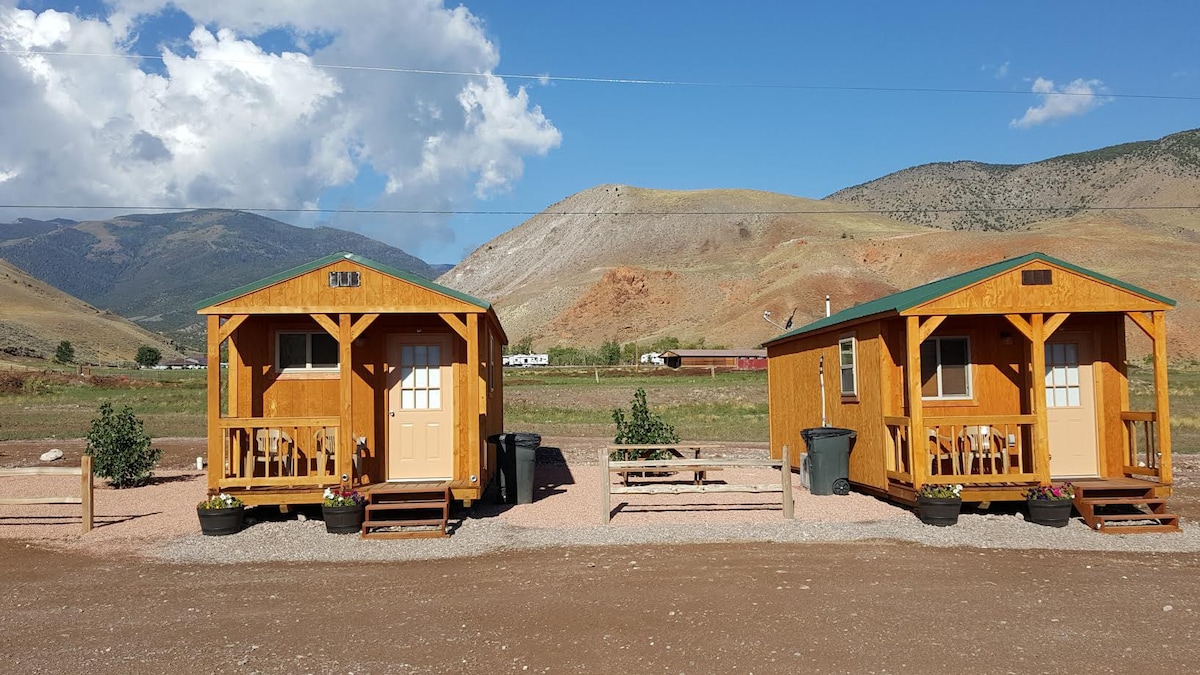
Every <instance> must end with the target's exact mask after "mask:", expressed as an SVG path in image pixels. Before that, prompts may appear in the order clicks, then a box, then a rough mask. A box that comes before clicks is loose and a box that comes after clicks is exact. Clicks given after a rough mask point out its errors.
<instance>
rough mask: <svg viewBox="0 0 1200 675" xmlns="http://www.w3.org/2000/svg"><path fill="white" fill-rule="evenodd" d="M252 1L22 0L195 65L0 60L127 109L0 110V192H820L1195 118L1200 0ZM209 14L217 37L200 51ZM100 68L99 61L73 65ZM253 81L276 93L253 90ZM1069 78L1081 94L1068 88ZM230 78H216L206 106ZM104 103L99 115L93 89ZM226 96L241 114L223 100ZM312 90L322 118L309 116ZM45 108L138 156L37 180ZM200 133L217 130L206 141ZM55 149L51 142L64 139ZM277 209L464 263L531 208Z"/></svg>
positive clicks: (316, 201) (399, 203)
mask: <svg viewBox="0 0 1200 675" xmlns="http://www.w3.org/2000/svg"><path fill="white" fill-rule="evenodd" d="M314 3H315V4H314ZM242 4H243V3H224V2H200V0H186V1H185V0H179V1H178V2H174V3H167V2H163V1H160V0H118V1H114V2H106V3H101V2H90V3H88V2H82V3H81V2H77V1H76V2H61V3H59V2H51V1H48V0H29V1H25V2H20V3H17V4H16V5H15V7H16V8H17V9H10V12H12V11H19V10H22V9H23V10H28V12H26V13H25V14H23V15H21V17H24V19H23V20H28V19H29V17H30V16H33V17H34V18H37V19H43V21H42V22H41V23H48V22H46V21H44V20H45V19H47V18H48V17H49V15H48V14H46V10H50V9H54V10H58V11H61V12H65V13H67V14H70V15H73V18H72V21H73V22H74V23H72V24H71V26H70V31H69V32H70V35H69V36H67V37H63V35H62V31H61V30H59V31H58V32H57V33H56V32H55V31H54V30H51V29H50V28H47V27H46V26H44V25H36V26H35V27H34V28H31V29H30V30H28V31H26V32H25V33H23V34H20V35H15V36H14V32H13V31H11V30H10V31H9V34H8V35H7V38H6V37H5V35H4V34H3V33H0V47H2V48H3V49H8V50H15V49H20V48H28V49H35V50H45V51H53V50H61V51H64V52H84V51H87V52H95V51H97V50H99V49H100V47H99V46H98V45H101V44H102V43H103V42H104V39H108V40H109V42H110V43H111V44H110V45H108V46H106V47H105V48H106V49H108V50H110V51H111V52H112V53H114V54H119V53H136V54H161V53H163V50H167V51H169V52H171V53H172V54H175V55H177V56H178V57H179V60H180V61H179V62H177V63H176V65H175V66H174V67H170V66H169V65H168V64H167V63H166V62H164V61H161V60H159V61H145V62H140V63H139V62H134V63H127V62H122V61H119V60H114V59H107V60H106V59H100V58H84V57H78V56H74V57H72V56H53V57H46V62H45V63H44V64H42V65H40V66H38V65H37V64H33V65H30V64H29V63H28V62H27V61H28V60H26V61H18V57H17V56H15V55H12V54H0V85H3V84H5V82H11V83H12V84H13V85H14V86H15V85H20V86H23V87H26V88H27V89H30V91H32V92H35V93H40V94H41V95H42V96H43V98H45V100H47V101H51V102H52V103H53V102H54V101H57V100H58V99H56V98H54V97H53V94H55V93H56V92H54V91H52V88H53V87H54V86H61V87H63V90H64V91H65V92H66V94H65V95H70V96H73V97H75V98H76V99H77V100H78V101H79V102H81V104H80V105H78V106H77V107H79V108H84V109H100V110H103V111H104V114H105V115H112V120H116V121H114V122H112V123H110V124H108V125H106V126H104V129H105V132H104V133H98V132H97V131H96V130H95V127H97V126H98V124H97V123H96V121H95V120H94V119H93V120H92V122H91V127H92V128H91V129H90V130H86V129H85V126H86V125H85V124H84V121H81V120H79V119H75V118H74V117H71V116H70V115H69V114H68V113H64V112H62V111H63V110H69V108H68V107H65V106H63V105H62V104H61V103H57V104H56V105H58V108H51V109H50V113H53V114H58V115H59V116H60V118H61V119H58V118H56V119H52V120H48V119H47V115H48V114H50V113H48V112H47V111H46V110H38V109H33V110H28V109H21V110H14V111H9V110H6V109H4V105H5V104H0V113H3V114H6V115H8V114H10V112H11V115H16V116H17V117H18V118H20V116H21V115H27V116H28V119H29V121H28V122H27V123H26V124H25V125H24V126H22V127H20V129H21V131H20V132H18V131H17V130H12V131H11V132H10V133H5V132H3V131H0V203H2V204H18V203H20V204H28V203H40V204H69V203H74V202H77V201H78V199H79V198H80V195H81V194H82V195H84V196H86V197H87V198H88V201H89V203H93V204H98V203H104V202H103V200H104V199H106V198H108V199H119V201H120V202H121V203H126V204H131V203H138V204H146V205H157V204H162V205H164V206H176V205H190V206H198V205H210V206H226V207H233V208H237V207H249V206H254V205H260V206H274V207H278V208H287V207H289V206H294V207H301V206H304V205H309V206H312V205H320V206H322V207H336V206H338V205H348V206H353V207H356V208H366V209H369V208H382V209H415V210H457V211H471V210H500V211H509V210H511V211H530V212H536V211H539V210H541V209H543V208H546V207H547V206H549V205H550V204H552V203H554V202H556V201H558V200H560V199H562V198H564V197H566V196H569V195H571V194H573V193H575V192H578V191H581V190H584V189H587V188H589V187H593V186H595V185H599V184H603V183H623V184H630V185H637V186H643V187H653V188H669V189H699V188H753V189H759V190H769V191H775V192H781V193H786V194H792V195H798V196H803V197H814V198H818V197H823V196H825V195H827V194H829V193H831V192H834V191H836V190H838V189H840V188H843V187H846V186H850V185H855V184H858V183H861V182H865V181H868V180H871V179H873V178H877V177H879V176H882V175H884V174H887V173H889V172H892V171H896V170H899V169H903V168H905V167H909V166H913V165H917V164H922V163H926V162H935V161H952V160H960V159H971V160H979V161H985V162H996V163H1020V162H1029V161H1035V160H1038V159H1043V158H1046V157H1052V156H1055V155H1059V154H1064V153H1069V152H1076V151H1083V150H1089V149H1094V148H1097V147H1102V146H1106V145H1113V144H1117V143H1124V142H1130V141H1137V140H1146V139H1153V138H1158V137H1161V136H1164V135H1167V134H1170V133H1174V132H1177V131H1182V130H1184V129H1191V128H1195V127H1200V49H1197V48H1196V46H1195V44H1196V41H1195V36H1194V29H1195V26H1197V25H1200V4H1196V3H1136V4H1135V3H1123V2H1055V3H1033V2H1009V3H974V2H922V3H893V2H854V3H819V4H818V3H796V2H756V3H729V2H715V1H714V2H709V1H697V0H692V1H689V2H683V1H664V2H620V1H618V2H606V3H576V2H557V1H551V0H523V1H521V2H513V1H511V0H473V1H469V2H466V3H465V4H464V5H463V6H461V7H460V6H458V5H449V6H445V5H442V4H440V3H438V2H436V1H435V0H403V1H402V2H390V3H389V2H381V1H379V0H350V1H348V2H346V3H340V6H342V7H343V10H344V11H342V12H340V13H337V14H330V13H328V10H324V9H320V8H319V6H320V4H321V3H319V2H316V0H295V2H293V3H290V6H289V8H288V10H287V11H279V10H278V7H280V6H281V5H282V3H260V4H263V5H265V6H266V7H265V8H256V9H254V10H249V9H246V8H244V7H241V5H242ZM324 4H326V5H329V4H331V3H324ZM334 4H337V3H334ZM6 5H7V6H8V7H10V8H11V7H14V5H13V0H0V11H2V10H3V8H4V7H5V6H6ZM400 7H403V8H404V10H403V11H401V10H398V9H397V8H400ZM272 8H275V9H272ZM346 8H349V9H346ZM413 8H417V9H413ZM410 10H411V11H410ZM12 16H17V15H15V14H13V15H12ZM10 23H13V24H14V25H15V24H16V23H18V22H17V21H16V20H13V21H11V22H10ZM197 26H200V27H201V28H203V29H206V30H207V31H208V33H209V34H210V35H212V36H215V37H214V38H213V40H211V41H209V42H204V40H203V36H201V37H200V38H199V39H200V41H197V39H198V38H197V36H196V33H195V32H194V31H195V29H196V27H197ZM222 29H224V30H226V31H228V32H227V33H221V32H220V31H221V30H222ZM106 31H107V32H106ZM97 35H99V36H100V37H97ZM255 46H257V47H258V48H261V50H262V56H263V58H271V57H274V58H275V59H276V61H280V59H279V54H280V52H290V51H296V52H300V53H302V54H307V55H309V56H311V60H312V62H315V63H316V64H340V65H355V66H387V67H393V68H401V69H435V70H463V71H468V72H490V73H493V74H495V75H499V76H501V79H500V80H499V81H498V80H496V79H494V78H493V79H492V80H489V81H488V82H487V83H484V84H483V85H480V86H479V87H477V88H475V89H473V90H472V92H471V93H470V94H469V95H468V98H469V100H470V101H472V102H473V103H472V105H473V106H474V107H472V108H470V109H469V110H468V109H467V107H466V106H463V105H462V100H463V89H464V87H465V86H466V84H467V83H468V82H470V81H476V82H479V81H480V80H479V78H465V77H462V76H458V75H419V74H413V73H395V72H374V71H361V70H349V71H345V70H328V69H321V68H318V67H315V66H314V67H311V68H309V69H306V70H304V72H303V73H296V72H293V70H296V69H293V70H287V69H286V68H285V67H284V66H283V65H280V66H279V67H277V68H276V69H275V70H273V71H271V73H268V74H265V75H263V74H255V73H250V74H249V75H247V73H245V72H233V71H235V70H237V66H238V64H241V63H243V62H244V60H245V59H249V58H251V56H253V55H251V56H246V55H245V51H244V50H245V49H246V48H249V49H253V48H254V47H255ZM239 49H241V50H242V51H238V50H239ZM231 54H232V56H231ZM198 56H199V58H198V59H197V57H198ZM192 59H196V60H195V61H192ZM222 59H229V60H230V61H233V64H232V65H230V63H229V61H225V62H223V61H222ZM238 59H243V61H238ZM6 61H7V63H6ZM80 62H83V63H82V64H81V63H80ZM285 65H286V64H285ZM189 66H190V69H189V68H188V67H189ZM218 66H220V67H218ZM39 67H40V68H41V70H39ZM22 68H23V70H22ZM47 68H49V69H50V70H51V71H53V72H59V73H61V74H62V76H61V78H60V82H72V81H82V80H84V78H85V76H86V77H92V78H95V77H101V78H102V77H105V76H108V75H109V74H112V76H113V77H116V76H117V75H119V76H120V77H121V78H123V79H122V80H121V81H122V82H124V81H127V80H129V79H130V74H129V73H128V72H127V71H128V69H131V68H136V69H140V70H141V71H142V72H143V73H149V74H151V75H155V76H157V77H158V79H154V78H150V81H149V82H148V83H147V84H145V85H139V86H138V87H137V88H135V90H134V91H133V92H132V94H130V96H129V97H127V98H130V99H131V100H134V101H138V100H143V99H144V104H136V105H135V104H130V109H129V110H123V109H122V108H121V104H120V102H119V101H118V100H117V99H118V98H119V97H114V99H113V100H112V101H107V100H103V96H104V93H103V92H99V93H97V92H88V91H85V90H84V88H83V87H82V85H75V86H76V87H77V88H76V89H71V88H70V86H69V85H68V84H59V85H55V84H54V83H50V84H46V82H47V81H49V80H53V78H47V76H46V75H45V70H46V69H47ZM82 68H87V69H88V70H87V71H86V74H83V73H78V72H75V71H74V70H72V69H82ZM121 69H126V70H125V71H121ZM231 69H232V70H231ZM110 71H113V72H112V73H110ZM39 73H41V74H40V75H39ZM505 75H550V76H554V77H587V78H601V79H604V78H616V79H620V78H632V79H649V80H656V81H683V82H704V83H726V84H728V85H730V86H688V85H665V84H646V85H643V84H620V83H603V82H573V81H564V80H550V81H546V82H539V81H536V80H527V79H520V78H513V77H508V78H504V76H505ZM72 76H73V78H74V79H72ZM39 77H41V78H42V80H41V81H39V79H38V78H39ZM246 77H251V78H257V79H256V80H255V81H256V82H257V84H259V85H261V87H262V89H263V91H267V92H272V93H274V96H264V95H262V94H261V93H255V94H254V95H253V96H251V97H250V98H245V97H246V96H247V94H246V87H245V86H244V84H245V83H244V80H245V78H246ZM22 78H24V79H22ZM189 78H190V79H189ZM135 79H136V78H135ZM39 82H41V83H40V84H39ZM197 83H199V84H197ZM214 83H215V84H214ZM231 83H234V84H236V85H237V86H234V84H231ZM122 86H123V85H122ZM522 87H523V88H524V89H525V97H524V98H522V96H521V93H520V88H522ZM805 87H832V89H822V88H805ZM838 87H848V88H854V87H863V88H868V89H870V88H884V89H913V90H917V89H954V90H988V91H994V92H1000V93H948V92H929V91H877V90H876V91H872V90H854V89H838ZM1064 88H1067V89H1068V90H1070V91H1074V92H1076V93H1082V94H1087V95H1086V96H1072V97H1056V96H1054V94H1055V93H1057V92H1061V91H1063V90H1064ZM1035 89H1036V90H1037V92H1040V93H1037V92H1035ZM214 90H219V91H220V94H221V95H220V96H215V95H214V96H211V97H210V95H209V94H210V92H212V91H214ZM57 93H59V94H62V92H57ZM1129 95H1151V96H1161V97H1191V100H1172V99H1169V98H1126V96H1129ZM89 96H90V97H101V99H102V100H101V103H103V105H94V104H92V105H82V102H85V101H90V100H91V99H89V98H88V97H89ZM264 101H267V102H266V103H264ZM272 101H274V102H275V103H276V104H278V106H277V107H274V108H273V107H271V106H272ZM196 102H200V105H199V106H193V107H192V108H188V107H187V106H188V105H189V103H191V104H195V103H196ZM285 104H286V105H285ZM47 105H50V104H49V103H48V104H47ZM222 106H225V107H227V108H228V109H229V110H227V111H226V112H225V113H222V112H221V111H222V110H223V108H222ZM298 108H299V109H304V110H308V111H309V112H308V113H306V114H305V115H301V116H296V117H294V118H293V117H292V116H290V111H292V110H295V109H298ZM1031 108H1032V109H1033V110H1032V111H1031V112H1029V113H1028V114H1027V111H1029V110H1030V109H1031ZM464 110H465V111H466V112H464ZM197 111H200V112H197ZM202 113H203V114H202ZM75 115H76V117H78V116H79V113H75ZM255 115H259V116H260V117H259V118H255ZM164 119H169V120H170V123H166V122H164V121H163V120H164ZM246 120H250V121H246ZM480 120H487V122H486V123H480ZM52 122H54V123H56V124H58V125H59V126H62V127H63V128H62V129H57V128H56V127H54V125H53V124H51V123H52ZM243 122H245V124H246V126H245V129H239V128H238V125H240V124H242V123H243ZM251 122H253V123H251ZM39 125H46V126H47V127H49V128H55V129H56V130H57V131H59V132H60V133H62V134H68V135H69V134H71V133H78V134H79V141H78V143H77V144H68V146H69V147H75V146H76V145H77V146H78V147H80V148H83V149H84V150H90V151H92V152H100V153H103V152H106V151H107V152H108V154H109V155H110V156H113V157H126V155H128V154H129V153H130V152H133V151H131V150H128V148H136V149H138V151H139V152H141V154H140V155H137V156H136V157H133V159H130V160H128V161H125V160H122V161H116V160H113V161H110V162H108V163H107V164H105V165H97V166H91V167H90V168H89V170H88V174H87V175H88V177H89V182H83V181H82V179H80V183H79V185H76V186H74V187H73V188H72V189H71V190H66V189H65V188H64V189H63V191H61V192H54V191H43V192H38V190H39V189H40V188H38V187H37V184H35V183H34V182H33V181H32V178H33V177H35V176H39V175H43V176H44V174H46V173H52V174H53V175H54V176H56V177H62V176H63V175H66V174H70V173H71V171H72V169H71V168H70V167H62V168H56V170H55V171H53V172H46V171H44V170H43V171H40V173H39V166H38V165H37V164H36V158H38V157H44V156H45V154H46V150H47V148H39V147H38V146H37V144H36V143H32V142H29V143H26V142H25V141H24V140H23V139H25V138H27V137H29V136H30V135H31V134H36V133H37V130H38V129H39ZM473 125H474V126H473ZM231 127H232V130H231ZM263 129H266V132H265V133H264V132H263V131H262V130H263ZM85 131H86V133H85ZM235 131H236V132H238V133H234V132H235ZM18 133H20V134H21V135H20V137H18V136H17V134H18ZM206 134H211V135H212V137H213V138H214V139H216V140H212V141H211V142H206V141H204V140H197V137H198V136H199V137H201V138H202V139H207V138H208V136H207V135H206ZM238 134H240V136H239V135H238ZM239 138H241V140H240V141H239V140H238V139H239ZM113 139H116V140H113ZM221 139H224V140H223V141H222V140H221ZM431 139H434V140H432V141H431ZM55 143H56V144H55V145H51V146H47V147H48V148H53V149H57V148H59V147H61V142H60V141H55ZM105 143H110V145H104V144H105ZM89 144H91V146H90V147H89ZM26 146H28V147H26ZM160 146H161V151H160ZM147 149H149V150H147ZM39 151H40V153H39ZM122 153H125V154H122ZM147 153H148V154H147ZM134 154H135V155H136V154H137V153H134ZM6 155H7V156H6ZM160 155H161V157H160ZM76 163H78V162H76ZM285 165H286V170H284V169H282V168H279V167H281V166H285ZM106 171H108V172H112V174H113V177H112V178H111V180H109V181H106V182H105V185H106V186H107V187H108V188H109V189H108V190H107V191H105V190H101V189H96V190H95V191H94V192H90V193H89V192H88V190H89V189H92V188H91V187H90V186H91V184H92V183H95V182H96V180H95V176H96V175H97V173H99V174H104V172H106ZM6 175H8V176H10V178H9V179H8V180H2V178H3V177H4V176H6ZM26 178H28V179H30V180H28V181H26V180H25V179H26ZM43 181H44V178H43ZM66 185H67V186H72V185H74V184H73V183H71V182H70V181H66ZM31 195H32V197H31ZM33 197H36V199H35V200H34V201H33V202H31V201H29V200H30V199H31V198H33ZM73 200H74V201H73ZM98 200H99V201H98ZM198 200H199V201H198ZM109 203H111V202H109ZM14 215H33V216H39V215H48V214H47V213H45V212H44V211H43V212H38V213H20V214H15V212H14V211H13V210H11V209H0V216H5V219H6V220H7V219H8V217H12V216H14ZM54 215H63V216H67V217H72V214H71V213H63V212H59V213H55V214H54ZM107 215H113V214H112V213H108V214H107ZM266 215H271V216H273V217H278V218H280V219H283V220H288V221H290V222H297V223H300V224H312V223H314V222H317V221H321V220H328V221H329V222H332V223H333V224H336V225H338V226H342V227H349V228H352V229H358V230H360V231H363V232H364V233H367V234H370V235H371V236H376V237H378V238H381V239H384V240H385V241H389V243H393V244H396V245H400V246H402V247H404V248H405V249H406V250H409V251H410V252H412V253H414V254H416V255H418V256H420V257H422V258H424V259H426V260H428V261H430V262H456V261H457V260H459V259H460V258H461V257H462V256H464V255H465V254H467V253H469V252H470V250H473V249H474V248H475V247H477V246H479V245H480V244H482V243H484V242H486V241H488V240H489V239H491V238H493V237H495V236H496V235H498V234H500V233H501V232H503V231H505V230H508V229H511V228H512V227H515V226H516V225H518V224H519V223H520V222H521V221H522V220H524V217H523V216H485V215H469V214H460V215H454V216H436V215H418V216H413V215H388V214H379V215H353V216H349V215H345V214H343V215H334V214H324V215H314V214H304V213H300V214H288V213H279V212H267V213H266ZM74 217H78V214H76V215H75V216H74Z"/></svg>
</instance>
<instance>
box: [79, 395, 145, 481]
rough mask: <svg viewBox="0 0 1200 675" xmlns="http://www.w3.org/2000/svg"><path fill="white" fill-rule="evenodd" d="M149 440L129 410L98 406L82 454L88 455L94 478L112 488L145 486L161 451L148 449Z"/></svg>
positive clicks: (106, 404) (103, 405)
mask: <svg viewBox="0 0 1200 675" xmlns="http://www.w3.org/2000/svg"><path fill="white" fill-rule="evenodd" d="M150 444H151V440H150V436H149V434H147V433H146V430H145V428H144V427H143V426H142V421H141V420H140V419H138V418H137V416H136V415H134V414H133V408H130V407H129V406H125V407H123V408H122V409H121V410H120V411H119V412H114V411H113V406H112V403H109V402H105V403H103V404H101V405H100V415H99V417H96V418H95V419H93V420H92V429H91V431H89V432H88V435H87V448H86V449H85V450H84V453H85V454H88V455H91V456H92V460H93V463H92V466H93V468H94V470H95V472H96V475H97V476H100V477H101V478H104V479H107V480H108V484H109V485H111V486H113V487H115V488H129V487H137V486H139V485H145V484H146V483H147V482H149V480H150V477H151V476H153V475H154V473H153V472H154V465H155V464H157V463H158V460H159V459H161V458H162V450H160V449H158V448H152V447H150Z"/></svg>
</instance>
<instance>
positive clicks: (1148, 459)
mask: <svg viewBox="0 0 1200 675" xmlns="http://www.w3.org/2000/svg"><path fill="white" fill-rule="evenodd" d="M1121 423H1122V424H1124V425H1125V440H1126V444H1125V445H1126V447H1127V448H1128V454H1127V455H1126V456H1125V462H1124V464H1125V466H1124V467H1122V470H1123V471H1124V472H1125V475H1127V476H1157V477H1161V472H1160V470H1159V459H1160V458H1161V457H1162V455H1161V454H1160V453H1159V449H1158V415H1157V414H1156V413H1154V412H1133V411H1129V410H1126V411H1124V412H1122V413H1121Z"/></svg>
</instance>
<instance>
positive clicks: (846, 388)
mask: <svg viewBox="0 0 1200 675" xmlns="http://www.w3.org/2000/svg"><path fill="white" fill-rule="evenodd" d="M838 362H839V364H840V366H841V371H842V396H858V353H857V350H856V346H855V341H854V338H852V337H848V338H842V339H841V340H838Z"/></svg>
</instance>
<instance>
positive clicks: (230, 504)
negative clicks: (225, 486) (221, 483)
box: [196, 492, 242, 511]
mask: <svg viewBox="0 0 1200 675" xmlns="http://www.w3.org/2000/svg"><path fill="white" fill-rule="evenodd" d="M239 506H242V500H240V499H238V498H237V497H234V496H233V495H227V494H225V493H224V492H222V493H221V494H217V495H213V496H211V497H209V498H208V499H206V500H204V501H202V502H200V503H199V504H197V505H196V508H198V509H200V510H201V511H212V510H215V509H236V508H237V507H239Z"/></svg>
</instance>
